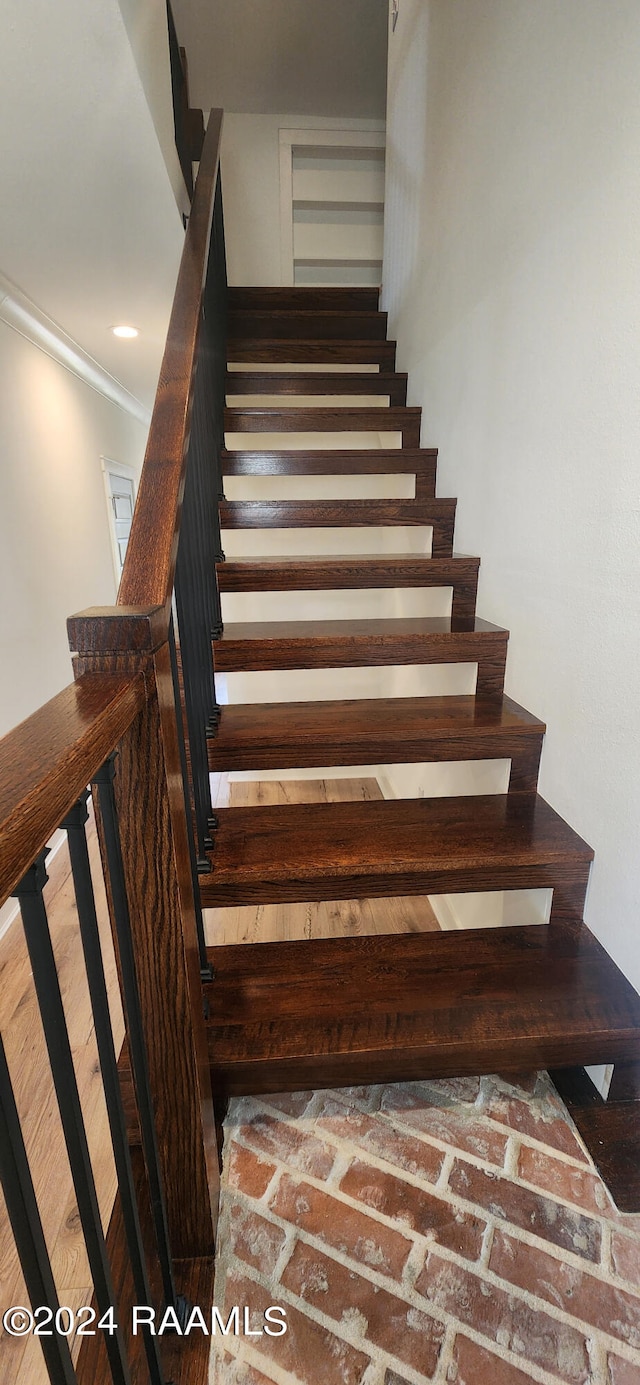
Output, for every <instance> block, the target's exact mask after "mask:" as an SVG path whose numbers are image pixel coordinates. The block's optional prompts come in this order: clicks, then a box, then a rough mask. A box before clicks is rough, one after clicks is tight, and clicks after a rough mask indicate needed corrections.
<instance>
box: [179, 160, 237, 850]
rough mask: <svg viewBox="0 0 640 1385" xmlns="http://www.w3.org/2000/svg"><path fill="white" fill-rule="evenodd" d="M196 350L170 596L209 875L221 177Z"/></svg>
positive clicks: (221, 361)
mask: <svg viewBox="0 0 640 1385" xmlns="http://www.w3.org/2000/svg"><path fill="white" fill-rule="evenodd" d="M197 356H198V359H197V368H196V376H195V382H194V394H193V408H192V415H191V428H190V437H189V451H188V457H187V467H186V478H185V489H184V496H183V504H182V524H181V532H180V543H179V547H178V557H177V565H176V582H175V597H176V610H177V619H178V631H179V638H180V658H181V663H182V674H183V686H184V703H185V712H186V720H187V730H188V738H189V753H190V759H191V793H192V795H193V810H194V813H195V820H196V835H197V853H196V864H197V869H198V872H199V873H208V872H209V870H210V869H211V867H210V863H209V860H208V853H209V852H211V850H212V848H213V839H212V835H211V834H212V832H213V830H214V829H215V827H216V826H217V823H216V818H215V814H214V813H213V809H212V804H211V785H210V778H209V759H208V750H207V737H210V736H213V735H215V732H216V728H217V725H218V722H219V718H220V707H219V705H218V701H217V698H216V688H215V674H214V667H213V653H212V648H211V641H212V639H218V638H219V637H220V635H221V634H222V630H223V624H222V605H221V601H220V592H219V587H218V579H217V573H216V563H218V562H222V561H224V554H223V552H222V546H221V536H220V514H219V500H220V498H221V496H222V467H221V459H220V453H221V449H222V447H223V445H224V404H225V398H224V389H225V375H226V264H225V256H224V229H223V222H222V196H221V190H220V180H219V178H218V184H217V188H216V196H215V203H214V213H213V221H212V229H211V239H210V245H209V254H208V262H207V274H206V280H205V285H204V292H203V307H202V316H201V321H200V330H199V334H198V346H197Z"/></svg>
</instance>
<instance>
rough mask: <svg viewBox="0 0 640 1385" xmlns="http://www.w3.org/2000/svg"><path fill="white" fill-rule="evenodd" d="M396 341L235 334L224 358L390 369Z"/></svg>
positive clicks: (392, 365) (228, 344)
mask: <svg viewBox="0 0 640 1385" xmlns="http://www.w3.org/2000/svg"><path fill="white" fill-rule="evenodd" d="M396 347H397V343H396V342H395V341H387V340H384V341H383V340H382V339H379V340H377V341H376V340H374V339H373V338H371V337H365V338H360V339H359V340H357V341H356V340H355V339H353V340H351V341H347V340H344V339H343V340H341V341H339V340H333V341H332V340H331V339H330V338H329V337H326V338H324V340H322V341H319V340H317V339H316V340H309V339H308V338H306V339H305V338H302V337H298V338H297V339H296V340H295V341H291V340H289V341H287V340H286V338H285V339H283V338H279V339H278V338H275V337H252V336H251V335H247V336H244V337H234V339H233V341H229V342H228V343H227V361H228V362H232V363H233V364H235V365H241V364H243V363H244V362H245V361H248V362H249V363H250V364H253V363H254V362H257V363H258V362H262V361H271V362H277V363H280V364H282V365H292V364H294V363H295V364H303V365H304V364H305V363H306V364H309V363H313V364H314V365H315V364H318V365H321V364H322V363H323V362H327V363H329V364H332V365H378V366H379V367H380V369H381V370H393V369H394V368H395V363H396Z"/></svg>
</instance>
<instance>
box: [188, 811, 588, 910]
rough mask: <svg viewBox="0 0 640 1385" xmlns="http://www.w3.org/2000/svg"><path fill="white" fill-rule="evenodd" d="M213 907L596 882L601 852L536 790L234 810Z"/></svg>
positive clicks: (222, 833) (224, 822)
mask: <svg viewBox="0 0 640 1385" xmlns="http://www.w3.org/2000/svg"><path fill="white" fill-rule="evenodd" d="M218 818H219V828H218V830H217V833H216V843H215V852H214V857H213V869H212V871H211V873H210V874H209V875H202V876H201V877H200V886H201V892H202V900H203V903H204V904H207V905H213V906H215V905H225V906H226V905H231V904H252V903H257V902H261V901H262V902H267V901H268V902H270V903H278V902H282V901H287V900H290V901H291V900H299V901H303V900H312V899H325V900H326V899H354V898H356V899H360V898H362V899H366V898H367V897H369V896H380V895H388V896H392V895H403V894H446V893H451V892H456V891H467V890H475V891H478V890H501V889H529V888H548V887H553V886H554V884H555V883H556V881H557V880H560V881H561V883H563V884H567V883H568V885H569V887H571V886H572V885H573V884H574V883H579V882H583V884H585V885H586V875H587V874H588V866H589V863H590V861H591V860H592V859H593V851H592V849H591V847H590V846H588V845H587V843H586V842H584V841H583V840H582V838H581V837H579V836H578V835H577V833H576V832H574V831H573V829H572V828H571V827H569V826H568V824H567V823H566V822H564V820H563V819H562V818H561V817H559V815H558V814H557V813H556V812H554V810H553V808H551V807H550V806H549V804H548V803H546V802H545V800H544V799H542V798H540V797H539V795H534V794H511V795H508V794H482V795H472V796H469V797H456V798H423V799H382V800H376V801H371V802H361V801H355V802H347V803H311V804H286V805H279V806H277V807H255V808H225V809H221V810H220V811H219V813H218Z"/></svg>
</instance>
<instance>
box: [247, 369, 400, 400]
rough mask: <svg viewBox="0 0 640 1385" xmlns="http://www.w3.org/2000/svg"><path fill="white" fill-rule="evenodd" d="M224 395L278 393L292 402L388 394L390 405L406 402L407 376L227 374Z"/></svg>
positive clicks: (292, 373)
mask: <svg viewBox="0 0 640 1385" xmlns="http://www.w3.org/2000/svg"><path fill="white" fill-rule="evenodd" d="M226 392H227V394H231V395H242V394H255V395H260V394H269V395H273V394H282V395H283V396H285V397H291V398H292V399H295V397H296V395H299V394H302V395H312V394H321V395H336V396H340V395H343V394H344V395H363V394H372V395H376V394H381V395H388V396H389V399H390V402H391V404H392V405H399V406H403V405H405V404H406V402H407V376H406V374H405V373H401V372H398V371H393V372H383V371H365V372H364V373H361V374H359V373H358V372H356V371H345V372H344V374H342V373H340V372H339V371H329V372H327V373H326V374H325V373H323V372H322V371H309V372H304V371H291V372H290V373H287V372H286V371H269V370H267V371H255V370H254V371H246V372H245V371H230V372H229V374H228V375H227V379H226Z"/></svg>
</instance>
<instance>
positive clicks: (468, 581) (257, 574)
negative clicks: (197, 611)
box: [217, 553, 480, 629]
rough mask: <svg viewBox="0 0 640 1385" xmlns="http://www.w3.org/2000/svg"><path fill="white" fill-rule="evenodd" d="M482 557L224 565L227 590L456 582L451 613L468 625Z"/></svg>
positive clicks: (371, 556) (222, 582) (362, 556)
mask: <svg viewBox="0 0 640 1385" xmlns="http://www.w3.org/2000/svg"><path fill="white" fill-rule="evenodd" d="M479 567H480V559H479V558H473V557H467V555H466V554H455V553H454V555H453V557H452V558H428V557H422V556H421V555H420V554H416V553H385V554H381V555H378V554H375V553H354V554H347V555H344V556H333V555H331V556H329V555H327V556H326V557H314V558H300V557H288V558H249V559H234V558H231V559H227V561H226V562H224V563H220V564H219V565H218V569H217V571H218V586H219V588H220V591H221V592H252V591H256V592H257V591H275V592H278V591H340V590H345V589H351V590H358V591H362V590H366V589H367V588H372V587H452V588H453V601H452V609H451V618H452V622H453V625H454V627H456V628H460V629H465V628H467V629H468V627H469V623H470V622H471V621H472V620H473V618H474V616H475V609H476V593H477V588H478V569H479Z"/></svg>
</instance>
